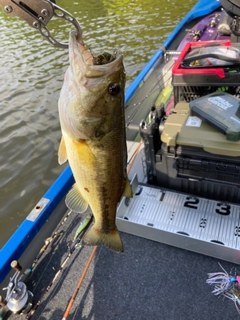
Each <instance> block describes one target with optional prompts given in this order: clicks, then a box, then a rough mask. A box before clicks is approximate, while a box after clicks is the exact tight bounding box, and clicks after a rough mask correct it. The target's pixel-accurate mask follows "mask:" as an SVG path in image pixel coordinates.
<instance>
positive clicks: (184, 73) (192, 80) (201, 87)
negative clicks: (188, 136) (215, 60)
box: [172, 41, 240, 103]
mask: <svg viewBox="0 0 240 320" xmlns="http://www.w3.org/2000/svg"><path fill="white" fill-rule="evenodd" d="M216 43H219V41H216ZM210 44H214V41H211V42H210V41H205V42H188V43H187V44H186V46H185V47H184V48H183V50H182V53H181V54H180V56H179V57H178V59H177V61H176V62H175V64H174V67H173V69H172V84H173V88H174V102H175V103H177V102H179V101H186V102H190V101H192V100H195V99H197V98H200V97H202V96H204V95H207V94H209V93H212V92H216V91H225V92H227V93H230V94H232V95H234V96H235V97H237V98H239V97H240V86H239V84H240V72H233V70H231V71H226V69H224V68H223V67H215V68H209V67H206V68H190V69H187V68H183V67H182V65H181V63H182V61H183V60H184V57H185V56H186V55H187V53H188V52H189V51H190V50H191V48H196V47H199V46H204V45H210ZM222 45H224V46H226V47H230V46H235V47H239V44H234V45H233V44H231V42H230V41H225V42H224V41H222ZM236 69H239V66H236Z"/></svg>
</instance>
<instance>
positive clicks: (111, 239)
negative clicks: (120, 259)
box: [83, 225, 123, 252]
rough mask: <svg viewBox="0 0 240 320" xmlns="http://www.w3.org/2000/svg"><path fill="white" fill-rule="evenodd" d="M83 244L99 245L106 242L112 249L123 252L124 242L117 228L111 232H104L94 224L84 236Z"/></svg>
mask: <svg viewBox="0 0 240 320" xmlns="http://www.w3.org/2000/svg"><path fill="white" fill-rule="evenodd" d="M83 244H85V245H87V246H99V245H101V244H104V245H105V246H106V247H108V248H109V249H111V250H114V251H116V252H123V244H122V240H121V237H120V235H119V232H118V229H117V228H115V229H114V230H113V231H111V232H109V233H103V232H102V231H100V230H98V229H96V228H95V227H94V225H93V227H92V228H91V229H90V230H89V231H88V232H87V233H86V235H85V236H84V238H83Z"/></svg>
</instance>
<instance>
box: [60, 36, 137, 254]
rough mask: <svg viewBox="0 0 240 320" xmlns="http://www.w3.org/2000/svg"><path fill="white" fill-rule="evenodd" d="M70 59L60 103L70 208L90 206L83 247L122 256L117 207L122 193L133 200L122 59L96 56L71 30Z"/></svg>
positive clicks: (63, 151)
mask: <svg viewBox="0 0 240 320" xmlns="http://www.w3.org/2000/svg"><path fill="white" fill-rule="evenodd" d="M101 57H102V58H101ZM100 58H101V59H100ZM69 60H70V67H69V68H68V70H67V72H66V74H65V79H64V84H63V87H62V90H61V93H60V99H59V105H58V106H59V118H60V124H61V130H62V140H61V143H60V147H59V153H58V156H59V158H58V159H59V163H60V164H62V163H64V162H65V161H67V160H68V161H69V165H70V167H71V169H72V172H73V176H74V178H75V181H76V183H75V185H74V186H73V187H72V189H71V190H70V192H69V193H68V194H67V197H66V205H67V207H68V208H69V209H71V210H73V211H75V212H79V213H81V212H84V211H85V210H86V209H87V207H88V205H89V206H90V207H91V210H92V212H93V215H94V218H95V223H94V225H93V226H92V227H91V229H90V230H89V231H88V232H87V233H86V235H85V236H84V238H83V243H84V244H86V245H101V244H104V245H105V246H107V247H108V248H110V249H112V250H115V251H117V252H121V251H123V244H122V240H121V238H120V235H119V232H118V230H117V228H116V224H115V219H116V209H117V204H118V202H119V201H120V199H121V197H122V196H123V195H124V196H128V197H132V190H131V186H130V184H129V181H128V178H127V173H126V166H127V149H126V136H125V115H124V87H125V71H124V66H123V56H122V55H121V54H120V53H115V54H114V55H113V56H111V55H108V54H106V53H104V54H103V55H102V56H99V59H98V58H96V57H93V55H92V54H91V53H90V52H89V51H88V50H86V48H85V46H84V43H83V41H82V40H81V39H80V41H79V39H78V40H77V39H76V34H75V33H74V32H71V33H70V39H69ZM94 63H97V64H94ZM98 63H99V64H98ZM102 63H104V64H102Z"/></svg>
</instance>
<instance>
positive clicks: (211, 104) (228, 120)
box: [189, 92, 240, 141]
mask: <svg viewBox="0 0 240 320" xmlns="http://www.w3.org/2000/svg"><path fill="white" fill-rule="evenodd" d="M189 106H190V108H191V110H192V112H193V113H194V114H196V115H197V116H198V117H200V118H201V119H203V120H204V121H206V122H207V123H209V124H210V125H211V126H213V127H215V128H216V129H217V130H219V131H220V132H222V133H223V134H225V135H226V139H227V140H230V141H238V140H239V139H240V100H238V99H236V98H234V97H233V96H232V95H230V94H228V93H226V92H215V93H212V94H209V95H207V96H205V97H201V98H199V99H196V100H193V101H191V102H190V103H189Z"/></svg>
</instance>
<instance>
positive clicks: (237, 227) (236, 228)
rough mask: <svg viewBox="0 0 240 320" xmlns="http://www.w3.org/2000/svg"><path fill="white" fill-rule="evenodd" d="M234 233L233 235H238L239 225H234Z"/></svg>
mask: <svg viewBox="0 0 240 320" xmlns="http://www.w3.org/2000/svg"><path fill="white" fill-rule="evenodd" d="M234 235H235V236H236V237H240V227H239V226H236V227H235V231H234Z"/></svg>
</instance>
